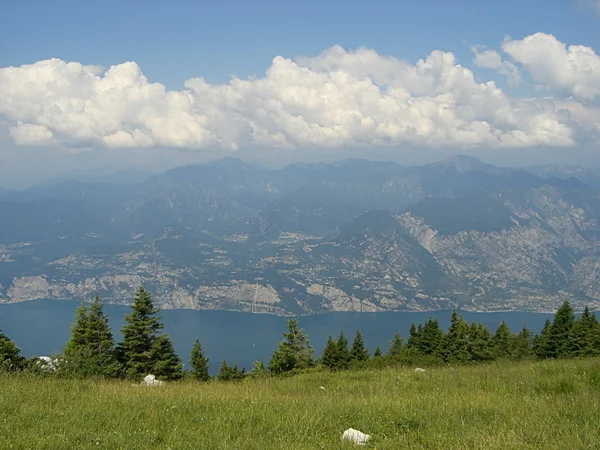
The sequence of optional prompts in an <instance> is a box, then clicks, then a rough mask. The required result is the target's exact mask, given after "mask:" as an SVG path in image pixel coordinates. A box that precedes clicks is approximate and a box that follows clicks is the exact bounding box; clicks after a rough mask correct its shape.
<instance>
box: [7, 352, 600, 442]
mask: <svg viewBox="0 0 600 450" xmlns="http://www.w3.org/2000/svg"><path fill="white" fill-rule="evenodd" d="M320 386H324V387H325V390H321V389H320ZM349 427H353V428H356V429H359V430H361V431H363V432H365V433H368V434H371V435H372V436H373V440H372V444H371V445H370V446H369V447H370V448H377V449H400V448H410V449H420V448H444V449H473V448H477V449H482V448H483V449H519V448H531V449H533V448H540V449H541V448H543V449H583V448H590V449H591V448H598V447H597V446H598V442H600V359H599V358H594V359H585V360H562V361H544V362H524V363H510V364H502V363H495V364H491V365H485V366H479V367H473V366H471V367H457V368H451V367H448V368H440V369H428V370H427V372H426V373H425V374H417V373H414V371H413V370H412V369H407V368H398V369H386V370H380V371H361V372H344V373H329V372H314V373H308V374H303V375H299V376H296V377H292V378H284V379H273V378H268V379H261V380H246V381H244V382H242V383H217V382H211V383H207V384H197V383H192V382H182V383H172V384H168V385H167V386H165V387H158V388H146V387H138V386H132V385H131V383H126V382H94V381H89V380H85V381H73V380H60V379H52V378H45V379H40V378H34V377H28V376H25V375H21V376H12V377H11V376H3V377H1V378H0V448H3V449H8V448H23V449H25V448H36V449H58V448H60V449H69V448H76V449H85V448H106V449H118V448H126V449H154V448H156V449H173V450H174V449H188V448H189V449H198V448H207V449H269V448H273V449H278V448H281V449H284V448H285V449H319V448H324V449H335V448H352V447H353V445H351V444H343V443H342V442H341V440H340V437H341V434H342V432H343V431H344V430H345V429H346V428H349Z"/></svg>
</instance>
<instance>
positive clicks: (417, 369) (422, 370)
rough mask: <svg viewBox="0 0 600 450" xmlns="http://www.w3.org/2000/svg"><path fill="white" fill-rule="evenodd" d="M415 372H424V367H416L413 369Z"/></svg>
mask: <svg viewBox="0 0 600 450" xmlns="http://www.w3.org/2000/svg"><path fill="white" fill-rule="evenodd" d="M415 373H425V369H421V368H420V367H417V368H416V369H415Z"/></svg>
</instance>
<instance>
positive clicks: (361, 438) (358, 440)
mask: <svg viewBox="0 0 600 450" xmlns="http://www.w3.org/2000/svg"><path fill="white" fill-rule="evenodd" d="M342 439H345V440H347V441H350V442H354V443H355V444H356V445H365V444H366V443H368V442H369V439H371V436H369V435H368V434H365V433H362V432H360V431H358V430H355V429H354V428H348V429H347V430H346V431H344V434H342Z"/></svg>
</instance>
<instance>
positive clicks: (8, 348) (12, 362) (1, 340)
mask: <svg viewBox="0 0 600 450" xmlns="http://www.w3.org/2000/svg"><path fill="white" fill-rule="evenodd" d="M25 362H26V360H25V358H24V357H23V356H21V350H20V349H19V347H17V344H16V343H15V342H14V341H13V340H11V339H10V338H9V337H8V336H6V335H5V334H4V333H3V332H2V330H1V329H0V371H4V372H13V371H17V370H21V369H23V367H24V366H25Z"/></svg>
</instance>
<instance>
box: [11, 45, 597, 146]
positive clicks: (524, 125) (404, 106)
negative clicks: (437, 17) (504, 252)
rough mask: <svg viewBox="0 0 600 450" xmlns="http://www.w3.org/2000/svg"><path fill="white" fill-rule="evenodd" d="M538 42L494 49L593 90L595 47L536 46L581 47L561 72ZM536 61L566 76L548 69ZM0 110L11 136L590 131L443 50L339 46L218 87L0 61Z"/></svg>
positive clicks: (403, 136)
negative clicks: (395, 53) (406, 57)
mask: <svg viewBox="0 0 600 450" xmlns="http://www.w3.org/2000/svg"><path fill="white" fill-rule="evenodd" d="M542 36H543V38H542V41H543V40H544V39H545V40H546V41H549V40H551V39H550V38H552V37H551V36H548V35H542ZM552 39H553V38H552ZM538 41H540V35H539V34H536V35H533V36H530V37H528V38H525V39H523V40H522V41H507V42H505V43H504V45H503V50H504V51H505V52H506V53H507V54H509V55H510V56H511V57H512V58H513V59H514V61H516V62H518V63H520V64H521V65H522V66H523V67H524V68H526V69H527V70H528V71H530V72H531V73H532V75H533V76H534V77H535V78H536V79H538V78H539V80H538V81H540V82H542V83H546V84H548V85H549V86H550V87H553V86H556V87H560V88H561V90H564V89H567V90H570V91H572V92H577V93H578V94H577V95H578V96H579V97H581V98H593V97H595V96H596V95H597V93H596V90H595V89H597V87H598V86H597V84H596V80H597V77H598V74H599V73H600V70H599V69H598V67H597V66H596V65H595V64H596V63H595V62H594V61H595V59H594V58H596V59H597V56H596V55H595V54H594V52H593V51H591V49H587V50H585V51H583V50H581V49H585V47H576V48H574V47H573V46H571V47H569V48H568V49H567V48H566V47H564V45H563V47H562V48H563V50H564V52H563V53H561V52H560V49H561V43H560V42H558V41H556V40H555V39H554V43H553V44H551V45H550V47H548V46H547V42H546V44H544V45H542V49H545V50H544V51H545V52H546V55H547V56H548V54H549V52H553V51H556V54H553V55H554V56H556V55H558V56H557V58H559V60H557V59H555V60H553V61H555V62H557V63H561V61H563V60H565V61H573V55H577V57H576V58H575V59H576V61H575V62H574V63H573V64H571V67H570V68H569V69H565V68H564V67H561V68H557V67H554V66H552V65H548V64H549V63H548V62H547V61H546V62H544V61H542V60H540V59H539V58H537V57H536V56H535V54H534V53H533V52H532V51H531V43H532V42H533V43H534V46H536V45H537V44H535V43H536V42H538ZM548 48H550V50H548ZM556 49H558V50H556ZM586 52H587V57H582V56H580V55H583V54H585V53H586ZM565 55H566V56H565ZM560 58H563V60H560ZM581 58H583V59H581ZM563 63H564V61H563ZM580 63H581V64H583V65H581V64H580ZM544 64H546V65H545V66H543V65H544ZM476 65H480V66H482V67H490V68H493V69H496V70H497V71H498V72H500V73H504V74H505V75H506V76H508V77H509V79H512V80H517V78H518V76H519V73H520V71H519V68H517V67H516V66H515V65H514V64H512V63H510V62H508V61H503V60H502V58H501V57H500V55H499V54H497V53H496V52H495V51H492V50H487V49H482V48H477V51H476ZM541 66H543V67H544V68H545V69H553V70H557V71H559V72H560V71H563V72H565V73H566V74H565V73H562V72H561V73H555V74H551V75H548V74H544V73H543V70H542V69H541V68H540V67H541ZM587 108H591V107H589V106H588V107H587ZM593 111H596V110H593ZM0 115H1V116H2V117H4V119H5V120H6V121H8V123H9V126H10V127H11V131H10V133H11V136H12V138H13V139H14V141H15V143H17V144H20V145H25V144H26V145H48V144H52V143H54V144H59V145H65V146H104V147H110V148H128V147H141V148H145V147H175V148H189V149H214V148H221V149H226V150H232V151H235V150H238V149H240V148H246V147H257V148H265V147H270V148H278V149H281V150H282V151H283V150H285V149H294V148H297V149H298V148H299V149H302V148H323V149H340V148H347V147H374V146H381V147H386V148H389V147H401V146H402V145H412V146H420V147H454V148H457V147H462V148H465V147H498V148H503V147H509V148H519V147H535V146H572V145H574V144H575V143H576V142H577V140H578V139H579V138H580V134H579V132H580V128H581V127H583V128H585V127H587V128H585V130H586V134H585V136H586V139H597V137H598V133H597V131H595V129H594V128H593V127H591V126H590V125H589V124H588V125H586V124H584V123H583V122H585V118H583V116H584V115H585V114H583V113H582V112H581V110H578V109H577V106H576V104H574V103H570V104H569V105H568V107H567V106H565V105H564V104H560V105H559V104H558V103H557V102H556V100H553V99H533V98H532V99H522V98H521V99H519V98H516V99H515V98H510V97H509V96H507V95H506V94H505V93H504V92H503V91H502V90H501V89H500V88H498V87H497V86H496V84H495V83H494V81H487V82H484V83H480V82H477V81H476V80H475V77H474V74H473V72H472V71H471V70H470V69H468V68H466V67H463V66H462V65H461V64H459V63H458V62H457V60H456V58H455V56H454V55H453V54H452V53H449V52H442V51H438V50H435V51H432V52H431V53H430V54H429V55H428V56H427V57H426V58H424V59H421V60H419V61H418V62H417V63H416V64H411V63H409V62H406V61H403V60H400V59H398V58H395V57H391V56H383V55H380V54H378V53H377V52H376V51H374V50H372V49H367V48H359V49H357V50H354V51H348V50H346V49H344V48H342V47H339V46H334V47H332V48H329V49H327V50H325V51H324V52H323V53H321V54H320V55H318V56H316V57H305V58H297V59H289V58H284V57H281V56H277V57H275V58H274V59H273V61H272V64H271V66H270V67H269V68H268V69H267V71H266V73H265V75H264V76H263V77H261V78H255V79H240V78H233V79H232V80H231V81H230V82H229V83H227V84H220V85H215V84H210V83H207V82H206V81H205V80H204V79H203V78H192V79H189V80H188V81H186V82H185V86H184V88H183V89H182V90H167V89H166V88H165V87H164V86H163V85H162V84H160V83H151V82H149V81H148V80H147V78H146V77H145V76H144V74H143V72H142V70H141V68H140V67H139V66H138V65H137V64H136V63H135V62H126V63H123V64H118V65H115V66H112V67H110V68H109V69H108V70H103V69H101V68H99V67H97V66H86V65H82V64H80V63H77V62H66V61H63V60H60V59H51V60H46V61H39V62H37V63H35V64H30V65H23V66H19V67H6V68H0Z"/></svg>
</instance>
